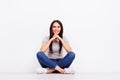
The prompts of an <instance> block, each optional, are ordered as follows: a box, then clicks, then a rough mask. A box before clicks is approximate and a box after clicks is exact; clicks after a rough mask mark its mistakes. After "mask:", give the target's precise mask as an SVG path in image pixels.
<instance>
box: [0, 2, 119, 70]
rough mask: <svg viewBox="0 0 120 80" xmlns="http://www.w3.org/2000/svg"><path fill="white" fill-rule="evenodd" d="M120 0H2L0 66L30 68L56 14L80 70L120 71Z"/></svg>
mask: <svg viewBox="0 0 120 80" xmlns="http://www.w3.org/2000/svg"><path fill="white" fill-rule="evenodd" d="M119 4H120V1H119V0H0V72H33V71H34V70H35V68H37V67H38V66H39V63H38V61H37V59H36V52H37V51H39V48H40V45H41V42H42V39H43V37H44V36H45V35H49V26H50V23H51V22H52V21H53V20H55V19H59V20H60V21H61V22H62V23H63V25H64V35H66V36H67V38H68V39H69V41H70V42H71V46H72V48H73V51H74V52H75V53H76V59H75V61H74V63H73V64H72V66H73V67H74V69H75V70H76V71H79V72H120V62H119V61H120V58H119V57H120V5H119Z"/></svg>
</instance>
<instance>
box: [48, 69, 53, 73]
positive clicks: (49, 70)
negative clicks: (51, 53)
mask: <svg viewBox="0 0 120 80" xmlns="http://www.w3.org/2000/svg"><path fill="white" fill-rule="evenodd" d="M53 71H55V69H47V73H48V74H49V73H52V72H53Z"/></svg>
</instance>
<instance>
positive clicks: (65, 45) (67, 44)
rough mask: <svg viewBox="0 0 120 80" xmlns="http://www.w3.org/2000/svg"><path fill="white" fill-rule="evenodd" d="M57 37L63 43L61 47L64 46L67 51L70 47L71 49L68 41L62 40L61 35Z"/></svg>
mask: <svg viewBox="0 0 120 80" xmlns="http://www.w3.org/2000/svg"><path fill="white" fill-rule="evenodd" d="M58 39H59V40H60V41H61V42H62V44H63V47H64V48H65V50H66V51H67V52H70V51H71V50H72V49H71V47H70V45H69V42H66V41H64V40H63V39H62V38H61V37H59V36H58Z"/></svg>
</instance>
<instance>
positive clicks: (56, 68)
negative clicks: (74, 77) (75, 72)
mask: <svg viewBox="0 0 120 80" xmlns="http://www.w3.org/2000/svg"><path fill="white" fill-rule="evenodd" d="M55 70H57V71H59V72H60V73H61V74H64V73H65V69H62V68H61V67H59V66H56V67H55Z"/></svg>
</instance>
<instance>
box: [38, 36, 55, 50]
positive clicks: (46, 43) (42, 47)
mask: <svg viewBox="0 0 120 80" xmlns="http://www.w3.org/2000/svg"><path fill="white" fill-rule="evenodd" d="M55 38H56V36H53V37H52V38H51V39H50V40H49V41H48V42H44V41H43V42H42V46H41V48H40V51H42V52H46V51H47V49H48V48H49V46H50V43H51V42H52V41H53V40H54V39H55Z"/></svg>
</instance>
